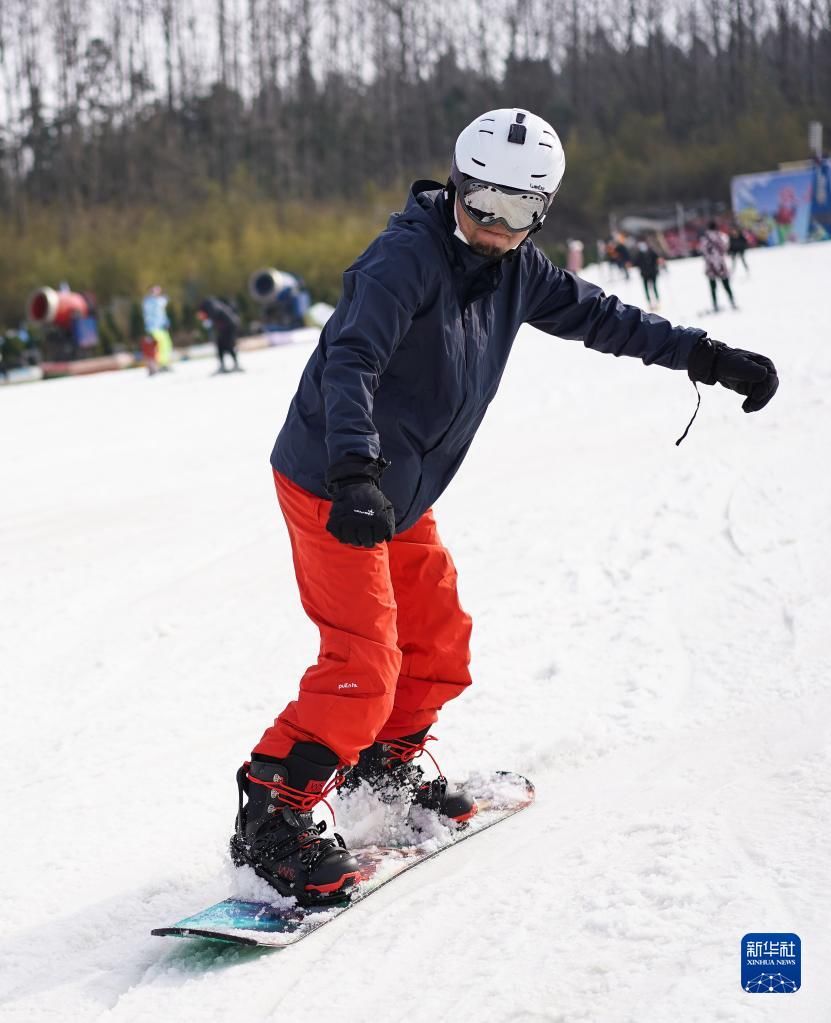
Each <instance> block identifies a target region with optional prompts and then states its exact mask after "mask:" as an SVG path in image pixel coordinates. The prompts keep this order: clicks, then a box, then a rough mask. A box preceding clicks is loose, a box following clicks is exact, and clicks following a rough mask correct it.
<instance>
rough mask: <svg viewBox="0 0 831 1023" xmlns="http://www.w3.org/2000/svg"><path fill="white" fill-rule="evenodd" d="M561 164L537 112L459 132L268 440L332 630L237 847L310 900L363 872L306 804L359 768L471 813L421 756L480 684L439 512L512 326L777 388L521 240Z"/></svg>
mask: <svg viewBox="0 0 831 1023" xmlns="http://www.w3.org/2000/svg"><path fill="white" fill-rule="evenodd" d="M564 170H565V156H564V153H563V149H562V146H561V144H560V140H559V138H558V137H557V134H556V132H555V131H554V129H553V128H552V127H551V126H550V125H549V124H548V123H547V122H546V121H544V120H542V118H540V117H537V116H535V115H534V114H532V113H529V112H528V111H526V110H518V109H503V110H492V111H490V112H488V113H486V114H483V115H482V116H481V117H478V118H476V120H475V121H473V123H472V124H470V125H468V127H466V128H465V129H464V131H462V133H461V134H460V135H459V137H458V139H457V141H456V145H455V150H454V154H453V161H452V168H451V173H450V178H449V180H448V181H447V183H446V184H444V185H442V184H440V183H438V182H436V181H426V180H422V181H417V182H415V184H414V185H413V186H412V188H411V191H410V195H409V197H408V200H407V203H406V207H405V209H404V210H403V212H401V213H398V214H394V215H393V216H392V217H391V218H390V221H389V224H388V226H387V228H386V230H385V231H383V232H382V233H381V234H380V235H379V236H378V237H377V238H376V239H375V240H374V241H373V242H372V243H371V244H370V246H369V248H368V249H367V250H366V251H365V252H364V253H363V254H362V255H361V256H359V257H358V259H357V260H356V261H355V263H353V265H352V266H351V267H349V269H348V270H347V271H346V273H345V274H344V291H343V296H342V298H341V299H340V301H339V302H338V305H337V307H336V309H335V312H334V314H333V315H332V317H331V319H330V320H329V321H328V323H327V324H326V326H325V327H324V329H323V332H322V334H321V338H320V342H319V344H318V345H317V347H316V349H315V351H314V352H313V353H312V356H311V358H310V359H309V362H308V363H307V365H306V368H305V370H304V371H303V374H302V376H301V379H300V384H299V388H298V390H297V392H296V394H295V396H294V398H293V400H292V402H291V405H290V407H289V411H288V416H287V419H286V421H285V424H284V426H283V428H282V430H281V431H280V434H279V436H278V438H277V441H276V444H275V446H274V450H273V453H272V459H271V461H272V467H273V473H274V481H275V484H276V489H277V497H278V500H279V503H280V507H281V509H282V512H283V516H284V518H285V521H286V525H287V527H288V532H289V537H290V540H291V546H292V554H293V558H294V567H295V572H296V576H297V582H298V585H299V589H300V598H301V601H302V603H303V607H304V609H305V611H306V613H307V614H308V615H309V617H310V618H311V619H312V621H313V622H314V623H315V624H316V625H317V627H318V628H319V630H320V635H321V644H320V653H319V656H318V659H317V662H316V663H315V664H313V665H312V666H311V667H309V668H308V669H307V671H306V673H305V674H304V676H303V678H302V680H301V682H300V691H299V694H298V696H297V699H296V700H294V701H292V702H291V703H289V704H288V706H287V707H286V708H285V709H284V710H283V711H282V713H281V714H280V715H279V716H278V717H277V719H276V720H275V721H274V723H273V725H271V726H270V727H268V728H267V729H266V730H265V733H264V734H263V736H262V738H261V739H260V741H259V742H258V743H257V744H256V745H255V746H254V749H253V752H252V754H251V760H250V762H247V763H245V764H244V765H243V766H242V767H241V768H240V769H239V771H238V772H237V783H238V788H239V811H238V816H237V825H236V831H235V834H234V836H233V838H232V840H231V852H232V857H233V859H234V861H235V862H236V863H237V864H242V863H247V864H249V865H251V866H253V867H254V869H255V870H256V871H257V873H259V874H260V875H261V876H262V877H264V878H265V879H266V880H267V881H269V882H270V883H271V884H272V885H273V886H274V887H275V888H277V889H278V891H281V892H283V893H284V894H286V893H289V894H297V896H298V898H300V899H301V900H302V901H316V900H325V899H326V898H331V897H333V896H335V897H336V896H341V897H342V896H343V895H344V893H348V891H349V889H350V887H351V886H352V885H354V883H355V882H356V880H357V879H358V866H357V861H356V860H355V858H354V857H353V856H352V854H351V853H350V852H349V850H348V849H346V848H345V846H344V844H343V843H342V842H341V841H336V840H335V839H331V838H328V837H327V838H323V837H322V836H321V832H322V830H323V825H322V824H315V823H314V822H313V818H312V810H313V809H314V807H315V805H316V804H317V803H318V802H319V801H320V800H322V799H323V798H324V797H325V795H326V794H327V793H328V792H329V791H331V789H332V788H333V787H334V786H336V785H338V784H339V783H340V782H341V781H342V779H343V774H344V772H345V771H346V769H347V768H351V770H350V771H349V773H348V775H347V777H348V778H349V780H350V783H351V784H353V785H356V784H358V783H359V782H365V783H367V784H368V785H369V786H370V787H371V788H372V789H374V790H375V791H376V792H378V793H379V796H380V797H381V798H385V799H388V800H391V801H392V800H397V801H398V803H399V804H400V803H401V800H402V793H403V794H404V798H405V800H409V802H410V803H412V804H415V805H417V806H419V807H422V808H424V809H425V810H427V811H428V812H429V811H432V812H435V813H436V814H439V815H442V816H443V817H444V818H445V819H449V820H450V821H451V822H452V821H455V822H459V823H460V824H461V823H463V822H464V821H465V820H466V819H469V818H470V817H471V816H472V815H473V814H474V813H475V812H476V805H475V803H474V802H473V800H472V799H471V797H470V796H469V794H468V793H466V792H464V791H452V790H451V789H450V788H449V786H448V783H447V781H446V779H445V778H444V777H443V776H441V775H440V776H439V778H438V779H437V780H435V781H433V782H431V783H426V782H425V781H424V780H423V777H422V774H421V770H420V768H419V767H418V766H417V765H415V764H414V762H413V761H414V760H415V758H416V757H417V756H419V755H420V754H421V753H422V752H423V751H424V750H425V744H426V743H427V742H428V741H429V740H430V739H431V736H429V735H428V734H427V733H428V730H429V729H430V727H431V726H432V725H433V724H434V723H435V721H436V720H437V717H438V713H439V711H440V709H441V708H442V706H443V705H444V704H445V703H446V702H447V701H448V700H451V699H453V698H455V697H457V696H460V695H461V694H462V693H464V691H465V690H466V689H467V687H468V686H469V685H470V683H471V676H470V673H469V670H468V665H469V660H470V653H469V639H470V632H471V619H470V617H469V616H468V615H467V614H466V613H465V612H464V611H463V610H462V608H461V606H460V604H459V598H458V596H457V591H456V571H455V568H454V566H453V561H452V559H451V557H450V554H449V552H448V551H447V549H446V548H445V547H444V546H443V544H442V541H441V538H440V536H439V533H438V529H437V526H436V521H435V519H434V516H433V512H432V510H431V506H432V504H433V502H434V501H435V500H436V498H438V497H439V495H440V494H441V493H442V492H443V491H444V489H445V488H446V487H447V485H448V484H449V482H450V480H451V479H452V478H453V476H454V474H455V473H456V471H457V470H458V468H459V466H460V465H461V463H462V460H463V459H464V457H465V455H466V454H467V451H468V448H469V447H470V444H471V442H472V440H473V437H474V434H475V433H476V431H477V429H478V427H479V425H480V423H481V421H482V419H483V417H484V415H485V412H486V411H487V408H488V405H489V403H490V401H491V400H492V399H493V397H494V395H495V394H496V391H497V388H498V386H499V381H500V378H501V376H502V373H503V371H504V369H505V364H506V362H507V359H508V356H509V354H510V351H511V346H512V344H513V341H514V338H515V336H516V334H517V331H518V330H519V327H520V326H521V324H523V323H531V324H533V325H534V326H536V327H538V328H539V329H541V330H543V331H545V332H547V333H549V334H552V335H555V336H557V337H560V338H568V339H574V340H580V341H582V342H583V343H584V344H585V345H586V347H588V348H593V349H595V350H596V351H600V352H608V353H611V354H613V355H627V356H631V357H634V358H639V359H641V360H642V361H643V362H644V363H645V364H646V365H651V364H652V363H657V365H659V366H664V367H666V368H668V369H674V370H679V371H686V372H687V373H688V375H689V377H690V378H691V379H692V380H693V381H699V382H703V383H707V384H714V383H720V384H722V385H723V386H725V387H728V388H730V389H732V390H734V391H738V392H739V393H740V394H742V395H744V396H745V402H744V405H743V408H744V410H745V411H746V412H754V411H757V410H758V409H761V408H763V407H764V406H765V405H766V404H767V402H768V401H769V400H770V399H771V397H772V396H773V394H774V392H775V390H776V387H777V385H778V379H777V376H776V370H775V368H774V366H773V363H772V362H771V361H770V360H769V359H767V358H765V357H764V356H762V355H756V354H754V353H752V352H746V351H742V350H739V349H732V348H728V347H727V346H726V345H724V344H722V343H721V342H719V341H714V340H712V339H710V338H708V337H707V334H706V332H705V331H703V330H699V329H696V328H689V327H673V326H672V325H671V324H670V323H668V322H667V321H666V320H664V319H662V318H660V317H659V316H655V315H652V314H649V313H645V312H643V311H642V310H641V309H639V308H637V307H635V306H628V305H624V304H623V303H622V302H620V301H619V300H618V299H617V298H616V297H614V296H613V295H610V296H607V295H605V294H604V293H603V291H602V290H601V289H600V288H598V287H596V286H595V285H593V284H590V283H588V282H587V281H584V280H582V279H581V278H579V277H577V276H575V275H574V274H571V273H568V272H566V271H564V270H562V269H560V268H558V267H556V266H554V265H552V263H551V262H550V261H549V260H548V259H547V258H546V257H545V256H544V255H543V253H542V252H541V251H540V250H539V249H538V248H537V247H536V246H535V245H534V243H533V241H532V240H531V238H530V237H529V236H530V235H532V234H533V233H535V232H536V231H538V230H539V229H540V228H541V227H542V226H543V223H544V221H545V218H546V215H547V214H548V213H549V212H550V209H551V204H552V201H553V199H554V196H555V195H556V193H557V190H558V189H559V187H560V182H561V180H562V177H563V173H564ZM498 485H508V483H507V481H498ZM492 496H494V498H495V497H496V495H492ZM533 499H534V497H533V495H529V500H533ZM483 513H484V512H483ZM333 776H334V777H333ZM246 800H247V801H246ZM336 837H337V836H336Z"/></svg>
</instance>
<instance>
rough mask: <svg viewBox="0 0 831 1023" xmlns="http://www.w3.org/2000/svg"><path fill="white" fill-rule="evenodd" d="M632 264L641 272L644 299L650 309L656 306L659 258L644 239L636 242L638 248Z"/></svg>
mask: <svg viewBox="0 0 831 1023" xmlns="http://www.w3.org/2000/svg"><path fill="white" fill-rule="evenodd" d="M633 263H634V265H635V266H636V267H637V268H638V270H640V272H641V280H642V281H643V290H644V291H645V292H646V301H647V304H648V305H649V308H650V309H657V308H658V267H659V266H660V263H661V258H660V256H659V255H658V253H657V252H656V251H655V249H653V248H652V246H651V245H650V244H649V243H648V242H645V241H640V242H638V248H637V251H636V252H635V258H634V260H633Z"/></svg>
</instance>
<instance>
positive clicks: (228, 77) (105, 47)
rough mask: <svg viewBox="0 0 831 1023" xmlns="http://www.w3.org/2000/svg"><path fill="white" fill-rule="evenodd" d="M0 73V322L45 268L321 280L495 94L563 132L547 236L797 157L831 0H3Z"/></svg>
mask: <svg viewBox="0 0 831 1023" xmlns="http://www.w3.org/2000/svg"><path fill="white" fill-rule="evenodd" d="M0 79H1V80H0V109H2V111H3V116H2V119H0V124H2V134H1V135H0V210H2V213H3V221H4V223H3V227H2V230H1V231H0V315H1V316H3V317H4V318H5V319H6V320H7V321H8V320H9V318H14V317H15V316H18V315H19V310H20V308H21V305H22V302H23V297H25V293H26V291H27V290H28V289H29V288H30V287H33V286H35V285H37V284H40V283H44V282H47V281H48V282H54V281H56V280H59V279H64V278H67V277H68V278H69V279H70V282H71V283H72V284H73V286H76V287H78V288H85V289H86V288H88V289H91V290H95V291H97V293H98V295H99V298H100V299H101V300H102V301H107V300H108V299H109V298H110V297H112V296H113V295H118V294H124V293H129V291H130V290H133V291H136V290H140V289H141V288H142V286H144V285H146V284H147V283H152V282H154V281H156V280H162V281H163V282H164V283H165V284H166V286H167V287H169V288H170V289H171V292H172V293H174V294H175V293H176V292H177V289H180V290H181V294H180V295H179V296H178V297H179V300H180V301H182V302H184V301H185V300H186V297H187V296H186V294H185V291H186V290H187V289H188V288H190V289H198V288H202V287H204V288H206V289H217V290H222V291H225V292H229V293H232V294H233V293H234V292H236V291H237V290H239V288H240V287H241V286H243V285H244V280H245V277H246V276H247V274H248V272H249V271H250V270H251V269H253V268H254V267H255V266H256V265H258V264H259V263H262V262H265V263H278V264H279V265H281V266H283V267H284V268H285V269H289V270H292V271H293V272H297V273H300V274H302V275H303V276H304V277H305V278H306V279H307V281H308V282H309V283H310V285H311V286H312V288H313V290H314V291H315V294H316V297H328V298H333V297H334V296H335V295H336V292H337V287H338V280H339V275H340V270H341V269H342V267H343V266H344V265H345V263H347V262H348V261H349V259H351V258H352V256H354V254H355V253H356V252H357V251H358V250H359V248H360V247H361V245H363V244H364V242H365V241H366V240H367V239H368V238H369V237H371V235H372V233H373V232H374V231H375V230H376V229H377V228H378V226H380V224H382V223H383V221H384V219H385V218H386V215H387V214H388V213H389V211H390V210H391V209H392V208H395V207H396V206H398V205H400V202H401V197H402V190H403V188H404V187H405V186H406V184H407V183H409V181H410V180H411V179H413V178H415V177H420V176H428V175H434V176H437V177H439V178H440V179H443V178H444V177H445V175H446V173H447V165H448V160H449V154H450V152H451V150H452V145H453V140H454V138H455V136H456V134H457V133H458V131H459V130H460V129H461V127H463V126H464V124H466V123H467V122H468V121H469V120H470V119H471V118H472V117H473V116H474V115H475V114H476V113H478V112H481V111H482V110H484V109H487V108H489V107H494V106H502V105H506V106H507V105H510V106H515V105H517V106H526V107H529V108H530V109H532V110H534V111H537V112H539V113H541V114H543V115H544V116H546V117H547V118H548V119H549V120H551V121H552V123H553V124H554V125H555V127H556V128H557V129H558V131H559V132H560V133H561V136H562V137H563V139H564V142H565V144H566V152H567V158H568V167H567V171H566V178H565V183H564V186H563V189H562V192H561V195H560V197H559V199H558V208H557V215H556V217H554V218H552V223H551V227H550V228H548V229H547V235H548V243H549V244H552V245H556V244H557V243H562V241H563V240H564V238H565V237H566V235H568V234H571V235H574V234H577V235H582V236H583V237H584V238H585V239H586V240H590V239H591V238H593V237H594V235H595V233H596V232H598V231H600V232H602V231H603V229H604V227H605V222H606V214H607V212H608V210H609V209H610V208H613V207H621V206H626V205H630V204H632V203H648V204H656V203H661V202H670V201H672V202H674V201H676V200H682V201H684V200H693V199H698V198H701V197H708V198H710V199H725V198H726V197H727V185H728V182H729V178H730V176H731V175H732V174H734V173H737V172H740V171H745V170H756V169H765V168H768V167H772V166H775V165H776V163H777V162H779V161H783V160H792V159H799V158H802V157H804V156H805V155H806V152H807V137H806V135H807V122H808V120H810V119H818V120H821V121H822V120H824V121H825V123H826V125H827V126H828V128H829V130H831V118H829V116H828V115H829V110H831V0H686V2H683V0H678V2H670V0H628V2H622V0H596V2H594V3H592V4H582V3H579V2H578V0H500V2H498V3H497V2H496V0H458V2H456V3H454V4H453V5H447V4H446V3H443V2H442V3H439V2H437V0H420V2H419V3H415V2H409V0H408V2H405V0H360V2H357V0H340V2H333V0H213V2H212V3H209V2H207V0H202V2H200V0H4V2H3V3H2V5H0ZM280 261H282V262H280ZM232 277H233V279H231V278H232Z"/></svg>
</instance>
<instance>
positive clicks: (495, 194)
mask: <svg viewBox="0 0 831 1023" xmlns="http://www.w3.org/2000/svg"><path fill="white" fill-rule="evenodd" d="M458 193H459V198H460V200H461V203H462V206H463V207H464V211H465V213H467V214H468V216H469V217H471V218H472V219H473V220H475V221H476V223H477V224H481V225H482V227H491V226H492V225H494V224H504V225H505V227H507V228H508V229H509V230H511V231H528V230H530V229H531V228H532V227H534V226H536V225H537V224H539V222H540V221H541V220H542V218H543V217H544V216H545V211H546V208H547V207H548V196H547V195H546V194H545V192H521V191H519V190H518V189H516V188H502V187H501V186H500V185H491V184H489V183H488V182H486V181H476V180H475V179H474V178H471V179H469V180H468V181H465V182H463V184H462V187H461V188H460V189H459V190H458Z"/></svg>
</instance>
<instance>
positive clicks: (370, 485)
mask: <svg viewBox="0 0 831 1023" xmlns="http://www.w3.org/2000/svg"><path fill="white" fill-rule="evenodd" d="M385 467H386V464H385V463H384V464H379V463H378V462H374V461H373V462H362V461H355V462H339V463H337V464H336V465H332V466H330V467H329V470H328V472H327V473H326V489H327V490H328V491H329V495H330V496H331V498H332V510H331V511H330V512H329V521H328V522H327V523H326V528H327V530H328V531H329V532H330V533H331V534H332V536H334V537H335V539H336V540H340V542H341V543H347V544H351V545H352V546H353V547H374V546H375V545H376V544H378V543H382V542H383V541H384V540H392V538H393V536H394V535H395V511H394V510H393V507H392V505H391V504H390V502H389V501H388V500H387V499H386V497H385V496H384V493H383V491H382V490H381V488H380V487H379V486H378V481H379V479H380V478H381V472H382V471H383V469H384V468H385Z"/></svg>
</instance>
